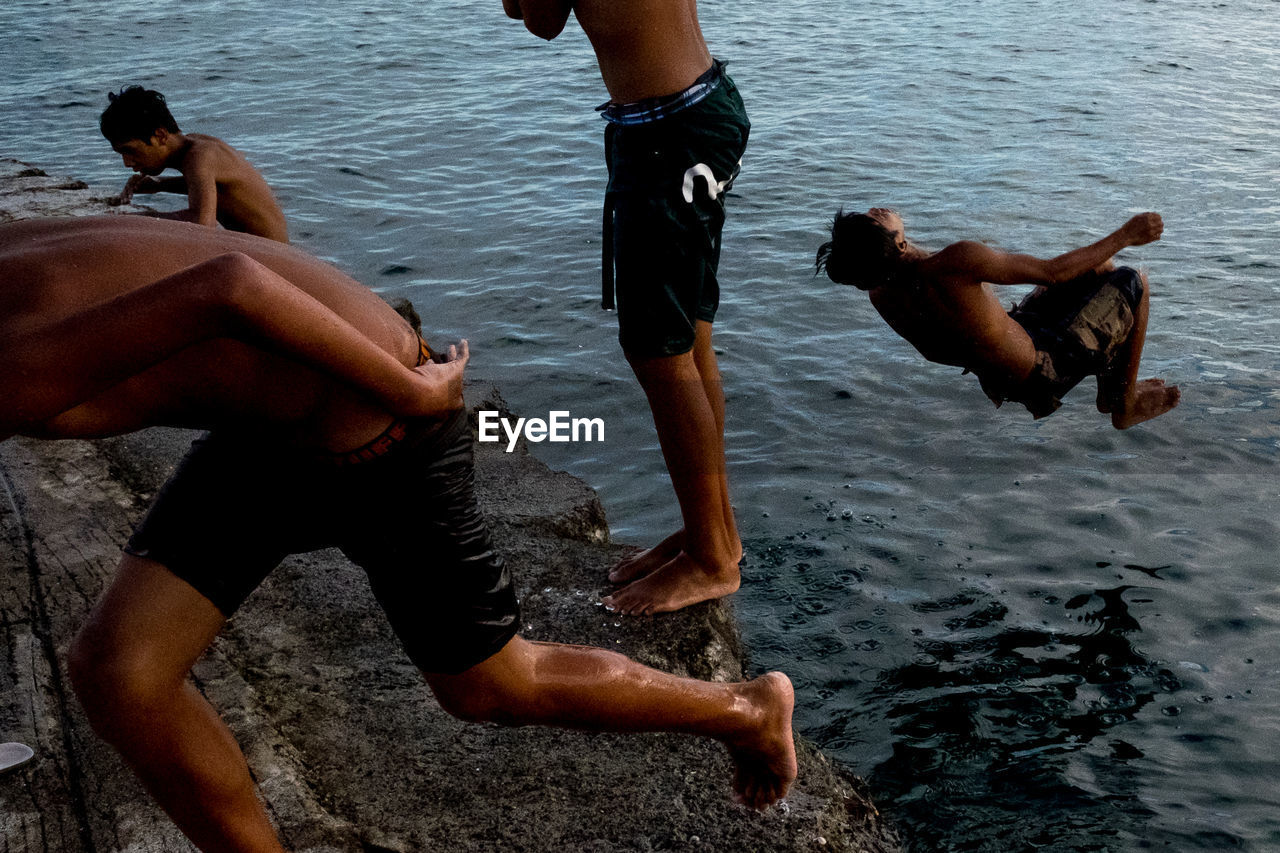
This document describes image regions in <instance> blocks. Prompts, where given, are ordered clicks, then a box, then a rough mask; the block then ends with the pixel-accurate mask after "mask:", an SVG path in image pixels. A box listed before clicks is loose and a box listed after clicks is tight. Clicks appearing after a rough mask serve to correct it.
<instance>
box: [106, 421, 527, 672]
mask: <svg viewBox="0 0 1280 853" xmlns="http://www.w3.org/2000/svg"><path fill="white" fill-rule="evenodd" d="M386 435H388V434H384V436H386ZM380 438H381V437H380ZM387 440H388V441H389V442H390V444H389V445H388V446H386V447H379V448H376V449H375V450H374V451H373V452H372V453H371V454H367V455H364V454H342V455H339V456H335V457H320V456H318V455H316V454H305V453H302V452H300V451H297V450H293V449H290V448H288V447H281V446H278V445H273V444H270V443H264V442H262V441H261V440H258V439H256V438H255V437H253V436H241V435H230V434H222V433H213V434H211V435H208V436H206V437H205V438H202V439H198V440H197V441H196V442H195V444H194V445H193V446H192V449H191V451H190V452H189V453H188V454H187V456H186V458H185V459H183V461H182V463H181V464H180V465H179V466H178V470H177V471H176V472H174V474H173V476H172V477H170V478H169V481H168V482H167V483H165V485H164V488H163V490H162V491H161V492H160V495H159V497H157V498H156V502H155V505H154V506H152V508H151V511H150V512H149V513H148V515H147V517H146V519H145V520H144V521H143V522H142V524H141V525H140V526H139V527H138V529H137V531H135V533H134V534H133V537H132V538H131V539H130V540H129V544H128V546H127V547H126V548H125V550H126V551H128V552H129V553H131V554H134V555H135V556H138V557H144V558H147V559H151V560H155V561H157V562H158V563H160V564H161V565H163V566H164V567H165V568H167V569H168V570H169V571H170V572H172V573H173V574H175V575H177V576H178V577H179V578H181V579H183V580H184V581H186V582H187V583H189V584H191V586H192V587H194V588H195V589H196V591H197V592H199V593H200V594H201V595H203V596H205V598H207V599H209V600H210V601H211V602H212V603H213V604H214V606H216V607H217V608H218V609H219V610H220V611H222V613H223V615H224V616H227V617H230V616H231V614H233V613H234V612H235V611H236V609H237V608H238V607H239V606H240V604H241V603H242V602H243V601H244V600H245V599H246V598H247V597H248V596H249V594H250V593H251V592H253V590H254V589H255V588H256V587H257V586H258V584H259V583H261V582H262V580H263V578H265V577H266V576H267V575H268V574H269V573H270V572H271V570H272V569H273V568H275V566H276V565H277V564H278V563H279V562H280V561H281V560H283V559H284V558H285V557H286V556H288V555H289V554H299V553H304V552H307V551H314V550H316V549H319V548H326V547H330V546H336V547H338V548H340V549H342V551H343V552H344V553H345V554H346V555H347V556H348V557H349V558H350V559H351V560H352V562H354V563H356V564H357V565H359V566H360V567H361V568H363V569H364V570H365V572H366V573H367V574H368V576H369V583H370V586H371V587H372V588H373V594H374V595H375V596H376V597H377V599H378V603H379V604H381V605H382V609H383V610H385V611H386V614H387V618H388V619H389V621H390V622H391V626H392V627H393V628H394V629H395V632H396V634H397V636H399V638H400V641H401V642H402V643H403V644H404V648H405V651H406V652H408V655H409V657H410V659H411V660H412V661H413V662H414V663H415V664H417V666H418V667H419V668H420V669H422V670H423V671H424V672H439V673H458V672H462V671H463V670H466V669H469V668H470V667H472V666H474V665H475V664H477V663H480V662H481V661H483V660H485V659H486V658H488V657H489V656H491V655H493V654H495V653H496V652H498V651H499V650H500V649H502V647H503V646H505V645H506V644H507V642H508V641H509V640H510V639H511V638H512V637H513V636H515V634H516V631H517V629H518V628H519V624H520V623H519V613H520V611H519V606H518V604H517V603H516V596H515V590H514V588H513V587H512V583H511V573H510V572H509V571H508V570H507V568H506V566H505V564H504V563H503V560H502V557H501V555H499V554H498V553H497V551H495V550H494V548H493V545H492V543H491V542H490V540H489V529H488V526H487V525H486V524H485V521H484V518H483V517H482V516H481V514H480V509H479V507H477V506H476V501H475V497H474V496H473V492H472V482H473V480H472V448H471V431H470V429H469V428H468V426H467V419H466V417H465V415H464V414H463V413H461V412H458V413H456V414H454V415H452V416H447V417H443V418H424V419H420V420H416V421H410V422H407V426H406V429H404V430H401V431H397V432H396V433H394V434H393V435H391V436H390V438H389V439H387ZM366 456H367V458H366ZM357 457H358V458H357ZM334 606H341V602H334Z"/></svg>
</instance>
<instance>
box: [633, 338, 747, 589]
mask: <svg viewBox="0 0 1280 853" xmlns="http://www.w3.org/2000/svg"><path fill="white" fill-rule="evenodd" d="M693 359H694V364H695V366H696V368H697V370H698V376H699V377H700V378H701V380H702V386H703V391H704V393H705V394H706V397H707V402H708V403H710V405H711V414H712V417H713V418H714V419H715V429H716V435H717V436H719V439H720V457H721V459H723V458H724V423H725V417H724V386H723V383H722V382H721V379H720V367H719V365H718V364H717V363H716V354H715V350H714V349H712V345H711V324H710V323H708V322H706V321H705V320H699V321H697V326H696V337H695V338H694V345H693ZM720 493H721V495H720V500H721V514H722V517H723V518H724V520H725V522H726V526H727V530H726V534H727V536H728V540H729V542H730V543H731V544H733V551H734V562H735V563H736V562H739V561H741V559H742V542H741V540H740V539H739V537H738V525H737V523H736V521H735V519H734V515H733V506H732V505H731V504H730V503H729V478H728V476H727V472H726V471H725V470H723V468H722V470H721V472H720ZM683 550H684V528H683V527H681V528H680V529H679V530H677V531H675V532H674V533H672V534H670V535H668V536H667V538H665V539H663V540H662V541H661V542H660V543H658V544H657V545H654V546H653V547H652V548H647V549H645V550H643V551H639V552H637V553H635V554H632V555H630V556H628V557H626V558H624V559H623V560H621V561H620V562H619V563H618V565H617V566H615V567H614V569H613V571H611V572H610V573H609V580H611V581H613V582H614V583H625V582H627V581H631V580H635V579H637V578H642V577H644V576H645V575H648V574H651V573H652V572H654V571H656V570H657V569H659V568H661V567H662V566H663V565H665V564H666V563H668V562H670V561H671V560H672V559H674V558H675V557H676V556H677V555H678V554H679V553H680V552H681V551H683Z"/></svg>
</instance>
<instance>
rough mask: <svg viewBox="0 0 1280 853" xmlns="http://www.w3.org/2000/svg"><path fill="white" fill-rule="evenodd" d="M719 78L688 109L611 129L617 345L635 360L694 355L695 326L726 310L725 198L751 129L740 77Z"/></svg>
mask: <svg viewBox="0 0 1280 853" xmlns="http://www.w3.org/2000/svg"><path fill="white" fill-rule="evenodd" d="M719 68H720V66H719V63H717V65H716V67H715V68H714V69H713V71H717V72H719ZM717 79H718V83H717V85H716V87H715V89H714V90H713V91H712V92H711V93H710V94H709V95H707V96H706V97H705V98H704V99H703V100H700V101H698V102H697V103H695V104H692V105H691V106H685V107H682V108H680V109H679V110H678V111H676V112H674V113H672V114H668V115H664V116H663V117H661V118H658V119H657V120H654V121H646V122H645V123H641V124H617V123H613V122H610V124H609V126H608V127H607V129H606V131H605V162H606V163H607V164H608V166H609V187H608V190H607V202H606V203H607V208H608V207H611V208H612V216H611V217H610V220H611V221H608V220H607V221H606V225H605V227H606V229H609V232H610V233H607V234H606V244H607V243H608V242H609V241H608V237H610V236H611V237H612V248H613V251H612V256H613V257H612V263H613V264H614V265H615V266H616V269H617V301H618V339H619V340H620V341H621V343H622V349H623V351H624V352H626V353H627V354H628V355H632V356H640V357H651V356H671V355H679V354H681V353H685V352H688V351H689V350H690V349H692V348H693V339H694V325H695V323H696V321H698V320H705V321H707V322H711V321H712V320H714V319H715V315H716V309H717V308H718V307H719V304H720V284H719V281H718V280H717V278H716V271H717V268H718V267H719V264H720V233H721V230H722V229H723V227H724V199H725V194H726V193H727V192H728V190H729V188H730V186H731V185H732V184H733V180H734V178H735V177H737V174H738V168H739V163H740V161H741V159H742V153H743V151H744V150H745V148H746V145H747V136H748V134H749V132H750V130H751V123H750V122H749V121H748V120H747V113H746V110H745V108H744V107H743V105H742V98H741V97H740V96H739V95H738V89H737V87H736V86H735V85H734V83H733V81H732V80H731V79H730V78H729V77H728V76H727V75H724V74H723V72H719V73H718V78H717ZM610 226H611V227H610ZM608 263H610V259H609V258H608V257H606V264H608ZM606 279H607V275H606Z"/></svg>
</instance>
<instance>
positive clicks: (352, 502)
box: [0, 217, 796, 851]
mask: <svg viewBox="0 0 1280 853" xmlns="http://www.w3.org/2000/svg"><path fill="white" fill-rule="evenodd" d="M428 354H429V350H427V349H426V347H425V344H422V343H421V342H420V339H419V338H417V337H416V336H415V335H414V333H413V332H412V331H411V330H410V328H409V326H408V324H407V323H406V322H405V321H404V320H403V319H402V318H401V317H400V316H399V315H397V314H396V313H395V312H394V311H393V310H392V309H391V308H390V307H389V306H388V305H387V304H386V303H384V302H383V301H382V300H381V299H379V298H378V297H377V296H376V295H374V294H373V293H372V292H370V291H368V290H367V289H365V288H363V287H361V286H360V285H358V284H357V283H356V282H355V281H353V280H352V279H350V278H348V277H347V276H345V275H343V274H342V273H340V272H338V271H337V270H335V269H333V268H332V267H329V266H327V265H326V264H324V263H322V262H320V261H318V260H316V259H314V258H312V257H310V256H308V255H306V254H304V253H303V252H301V251H298V250H296V249H293V248H291V247H289V246H287V245H284V244H281V243H276V242H272V241H269V240H264V239H260V238H256V237H251V236H247V235H241V234H232V233H229V232H226V231H215V230H211V229H208V228H203V227H199V226H195V225H191V224H186V223H177V222H165V221H157V220H152V219H142V218H134V217H106V218H98V219H73V220H35V221H27V222H18V223H13V224H9V225H4V226H0V364H2V365H3V366H4V370H2V371H0V439H3V438H7V437H9V436H12V435H28V436H35V437H40V438H89V437H95V436H105V435H111V434H118V433H123V432H128V431H131V430H137V429H141V428H144V427H147V426H151V425H161V424H166V425H177V426H186V427H200V428H208V429H210V430H211V432H210V433H209V434H208V435H207V436H205V437H204V438H201V439H199V440H197V441H196V443H195V445H194V447H193V449H192V450H191V452H190V453H189V454H188V456H187V457H186V459H185V460H184V461H183V462H182V464H181V465H180V466H179V468H178V470H177V471H176V472H175V474H174V475H173V477H171V478H170V480H169V482H168V483H167V484H166V485H165V487H164V489H163V490H162V492H161V494H160V496H159V497H158V498H157V500H156V503H155V505H154V507H153V508H152V509H151V511H150V513H149V515H148V516H147V518H146V520H145V521H143V523H142V524H141V525H140V526H139V528H138V529H137V531H136V532H135V534H134V535H133V537H132V538H131V539H130V541H129V544H128V546H127V547H126V549H125V554H124V555H123V557H122V559H121V562H120V568H119V571H118V573H117V575H116V577H115V579H114V580H113V582H112V583H111V585H110V587H109V588H108V590H107V591H106V593H105V594H104V596H103V598H102V600H101V601H100V602H98V604H97V605H96V607H95V608H94V610H93V612H92V614H91V615H90V617H89V619H88V621H87V623H86V625H85V626H84V627H83V629H82V630H81V632H80V634H79V636H78V637H77V638H76V640H75V642H74V643H73V645H72V650H71V659H70V671H71V677H72V681H73V683H74V685H75V689H76V693H77V695H78V696H79V697H80V699H81V702H82V704H83V706H84V709H85V713H86V715H87V716H88V718H89V720H90V722H91V724H92V725H93V727H94V729H95V731H97V732H98V734H99V735H100V736H102V737H103V738H104V739H105V740H107V741H108V742H110V743H111V744H112V745H113V746H114V747H115V748H116V749H118V750H119V751H120V753H121V754H122V755H123V757H124V759H125V760H126V762H128V764H129V765H130V766H131V767H132V768H133V770H134V771H135V772H136V773H137V774H138V776H139V777H140V778H141V780H142V782H143V784H144V785H145V786H146V787H147V789H148V791H150V793H151V795H152V796H153V797H155V799H156V800H157V801H158V802H159V803H160V805H161V806H162V807H163V808H164V809H165V810H166V811H167V812H168V813H169V815H170V816H171V817H172V818H173V819H174V821H175V822H176V823H177V824H178V825H179V826H180V827H181V829H182V830H183V832H185V833H186V834H187V836H188V837H190V838H191V840H192V841H193V842H194V843H195V844H196V845H197V846H199V847H200V848H201V849H205V850H236V851H280V850H282V849H283V848H282V847H281V846H280V843H279V841H278V839H277V837H276V834H275V832H274V830H273V829H272V827H271V824H270V822H269V820H268V818H267V815H266V812H265V811H264V809H263V807H262V805H261V803H260V802H259V800H258V798H257V796H256V793H255V790H254V786H253V782H252V781H251V778H250V775H249V771H248V768H247V766H246V764H245V760H244V757H243V756H242V754H241V752H240V750H239V748H238V746H237V745H236V743H235V741H234V740H233V738H232V736H231V733H230V731H229V730H228V729H227V727H226V726H225V725H224V724H223V723H222V721H221V720H220V718H219V717H218V714H217V712H216V711H215V710H214V709H213V707H212V706H210V705H209V703H208V702H207V701H206V700H205V699H204V697H203V696H202V695H201V694H200V693H199V692H198V691H197V690H196V689H195V687H194V686H193V685H192V684H191V683H190V681H189V679H188V673H189V671H190V669H191V667H192V665H193V664H194V663H195V661H196V659H197V658H199V656H200V655H201V653H202V652H203V651H204V650H205V649H206V648H207V647H208V646H209V644H210V643H211V642H212V641H213V639H214V637H215V636H216V635H217V633H218V632H219V630H220V629H221V627H222V625H223V624H224V622H225V621H226V620H227V619H228V618H229V617H230V616H231V614H232V613H233V612H234V611H235V609H236V607H237V606H239V604H240V603H241V602H242V601H243V600H244V599H245V598H246V597H247V596H248V595H249V593H250V592H251V591H252V590H253V589H254V587H256V586H257V584H258V583H259V582H260V581H261V580H262V578H263V577H264V576H265V575H266V574H267V573H268V572H270V571H271V569H272V568H273V567H274V566H275V565H276V563H278V562H279V561H280V560H281V559H282V558H283V557H284V556H285V555H287V554H290V553H295V552H301V551H309V550H313V549H317V548H321V547H326V546H329V545H337V546H338V547H340V548H342V550H343V551H344V552H345V553H346V554H347V555H348V556H349V557H350V558H351V559H352V560H353V561H354V562H356V563H358V564H359V565H360V566H362V567H363V568H364V569H365V570H366V572H367V573H368V575H369V578H370V583H371V586H372V588H373V590H374V593H375V595H376V596H377V598H378V600H379V602H380V603H381V605H382V606H383V608H384V610H385V611H386V613H387V616H388V618H389V619H390V621H391V623H392V625H393V627H394V628H395V631H396V633H397V635H398V636H399V637H400V639H401V641H402V643H403V644H404V646H405V649H406V651H407V652H408V654H409V656H410V658H411V659H412V660H413V661H414V662H415V664H417V666H418V667H419V668H420V669H421V670H422V672H423V674H424V677H425V679H426V681H427V683H428V684H429V685H430V687H431V690H432V691H433V693H434V694H435V696H436V698H437V699H438V700H439V702H440V703H441V705H442V707H444V708H445V709H446V710H447V711H448V712H449V713H451V714H454V715H456V716H458V717H461V718H463V719H467V720H492V721H496V722H501V723H507V724H512V725H520V724H527V723H538V724H549V725H559V726H567V727H574V728H582V729H593V730H616V731H641V730H662V731H679V732H688V733H695V734H702V735H706V736H708V737H712V738H715V739H718V740H720V741H721V742H723V743H724V744H725V746H726V747H727V748H728V750H729V752H730V754H731V757H732V758H733V761H734V763H735V765H736V774H735V779H734V789H735V791H736V793H737V796H738V798H739V799H740V800H741V801H742V802H744V803H746V804H747V805H750V806H753V807H756V808H763V807H765V806H767V805H769V804H770V803H773V802H775V801H776V800H778V799H779V798H780V797H782V796H783V795H784V794H785V793H786V791H787V789H788V787H789V785H790V784H791V782H792V780H793V779H794V777H795V774H796V764H795V752H794V748H793V745H792V739H791V722H790V721H791V709H792V704H793V696H792V690H791V684H790V682H789V681H788V680H787V678H786V676H785V675H782V674H781V673H769V674H767V675H764V676H761V677H760V678H757V679H755V680H753V681H750V682H743V683H738V684H714V683H707V682H701V681H697V680H693V679H687V678H677V677H674V676H671V675H667V674H665V673H661V672H657V671H655V670H651V669H648V668H647V667H643V666H641V665H639V664H637V663H635V662H633V661H631V660H629V659H627V658H625V657H623V656H622V655H620V654H617V653H614V652H609V651H605V650H602V649H595V648H588V647H581V646H571V645H558V644H550V643H538V642H529V641H525V640H523V639H522V638H520V637H519V636H517V635H516V632H517V627H518V625H519V615H518V609H517V603H516V599H515V594H514V592H513V589H512V583H511V578H510V576H509V573H508V572H507V570H506V568H505V567H504V565H503V562H502V560H501V558H500V557H499V556H498V554H497V553H496V552H495V551H494V549H493V547H492V546H491V544H490V541H489V535H488V530H487V528H486V527H485V524H484V522H483V520H482V518H481V516H480V514H479V511H478V508H477V507H476V504H475V499H474V497H473V494H472V458H471V440H470V434H469V431H468V429H467V426H466V418H465V416H464V412H463V408H462V406H463V402H462V374H463V369H464V368H465V366H466V363H467V358H468V352H467V346H466V342H465V341H464V342H463V343H462V345H461V350H460V351H458V350H457V349H455V348H453V347H450V350H449V357H448V360H447V361H443V362H440V363H437V362H435V361H432V360H430V359H428V358H427V356H428ZM420 555H426V556H425V557H424V556H420Z"/></svg>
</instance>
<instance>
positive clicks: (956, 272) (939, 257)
mask: <svg viewBox="0 0 1280 853" xmlns="http://www.w3.org/2000/svg"><path fill="white" fill-rule="evenodd" d="M994 254H996V251H995V250H994V249H992V248H991V247H990V246H988V245H986V244H985V243H980V242H978V241H977V240H960V241H958V242H956V243H952V244H951V245H950V246H947V247H946V248H945V249H942V250H941V251H938V252H935V253H934V254H932V255H930V256H929V257H928V258H927V259H925V260H924V261H922V262H921V264H920V270H921V272H922V273H924V274H925V275H927V276H928V277H930V278H932V279H935V280H937V281H946V282H948V283H952V284H963V283H968V282H973V283H977V282H979V281H980V280H981V270H982V269H983V268H984V266H985V265H986V264H987V263H988V262H989V261H990V259H991V257H992V256H993V255H994Z"/></svg>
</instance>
